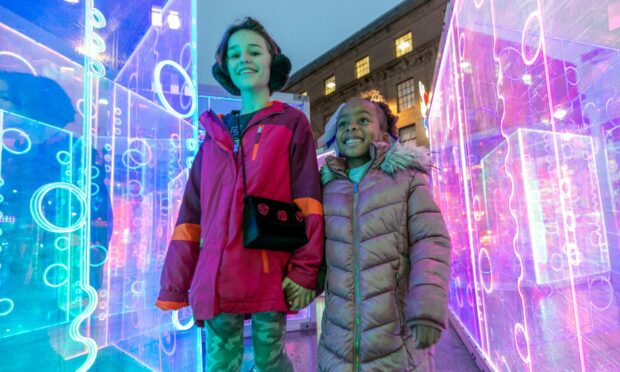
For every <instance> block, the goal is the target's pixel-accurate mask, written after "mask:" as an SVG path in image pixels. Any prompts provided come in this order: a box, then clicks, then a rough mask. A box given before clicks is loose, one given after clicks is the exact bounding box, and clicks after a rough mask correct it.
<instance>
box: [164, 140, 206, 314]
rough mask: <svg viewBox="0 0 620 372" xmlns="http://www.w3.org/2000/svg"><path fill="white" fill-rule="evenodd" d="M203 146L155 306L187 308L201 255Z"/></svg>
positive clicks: (191, 176) (174, 235)
mask: <svg viewBox="0 0 620 372" xmlns="http://www.w3.org/2000/svg"><path fill="white" fill-rule="evenodd" d="M201 169H202V146H201V147H200V149H199V150H198V154H196V158H195V159H194V163H193V164H192V168H191V170H190V174H189V180H188V181H187V185H186V186H185V192H184V195H183V200H182V202H181V209H180V211H179V217H178V219H177V223H176V226H175V228H174V232H173V233H172V239H171V241H170V245H169V246H168V252H167V253H166V259H165V261H164V267H163V270H162V274H161V289H160V291H159V297H158V299H157V303H156V306H157V307H158V308H160V309H162V310H178V309H180V308H182V307H185V306H188V305H189V301H188V293H189V287H190V284H191V281H192V277H193V276H194V271H195V270H196V264H197V263H198V255H199V253H200V175H201Z"/></svg>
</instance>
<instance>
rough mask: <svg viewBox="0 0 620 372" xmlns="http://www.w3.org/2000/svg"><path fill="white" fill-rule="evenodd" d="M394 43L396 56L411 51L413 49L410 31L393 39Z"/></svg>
mask: <svg viewBox="0 0 620 372" xmlns="http://www.w3.org/2000/svg"><path fill="white" fill-rule="evenodd" d="M394 44H395V45H396V57H400V56H402V55H405V54H407V53H409V52H411V51H412V50H413V41H412V37H411V32H409V33H406V34H405V35H403V36H401V37H399V38H397V39H396V40H394Z"/></svg>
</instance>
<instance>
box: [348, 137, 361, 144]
mask: <svg viewBox="0 0 620 372" xmlns="http://www.w3.org/2000/svg"><path fill="white" fill-rule="evenodd" d="M354 143H362V140H361V139H359V138H349V139H348V140H346V141H344V144H345V145H351V144H354Z"/></svg>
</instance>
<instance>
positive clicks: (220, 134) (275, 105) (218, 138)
mask: <svg viewBox="0 0 620 372" xmlns="http://www.w3.org/2000/svg"><path fill="white" fill-rule="evenodd" d="M285 108H286V105H285V104H284V103H282V102H280V101H271V102H270V105H269V106H267V107H265V108H263V109H261V110H259V111H258V112H257V113H256V115H254V117H252V120H250V122H249V123H248V126H247V128H249V127H250V126H252V125H254V124H256V123H258V122H259V121H261V120H264V119H266V118H268V117H270V116H273V115H277V114H282V113H284V109H285ZM198 121H200V124H202V126H203V128H204V129H205V131H206V132H207V136H209V137H211V138H212V139H213V140H214V141H215V142H216V143H217V144H218V145H220V146H221V147H223V148H224V149H225V150H229V151H232V148H233V142H232V137H231V136H230V133H229V131H228V128H227V127H226V124H224V121H223V120H222V118H220V117H219V116H218V115H216V114H215V112H213V110H209V111H205V112H204V113H202V115H200V117H199V118H198Z"/></svg>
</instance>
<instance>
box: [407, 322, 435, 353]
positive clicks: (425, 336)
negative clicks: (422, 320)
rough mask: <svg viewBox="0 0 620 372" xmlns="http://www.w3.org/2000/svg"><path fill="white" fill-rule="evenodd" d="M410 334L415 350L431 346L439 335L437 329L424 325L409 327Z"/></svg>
mask: <svg viewBox="0 0 620 372" xmlns="http://www.w3.org/2000/svg"><path fill="white" fill-rule="evenodd" d="M411 333H412V335H413V342H414V344H415V348H416V349H426V348H428V347H431V346H433V345H434V344H435V343H436V342H437V340H439V336H440V335H441V331H440V330H439V329H437V328H435V327H433V326H428V325H424V324H416V325H414V326H413V327H411Z"/></svg>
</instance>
